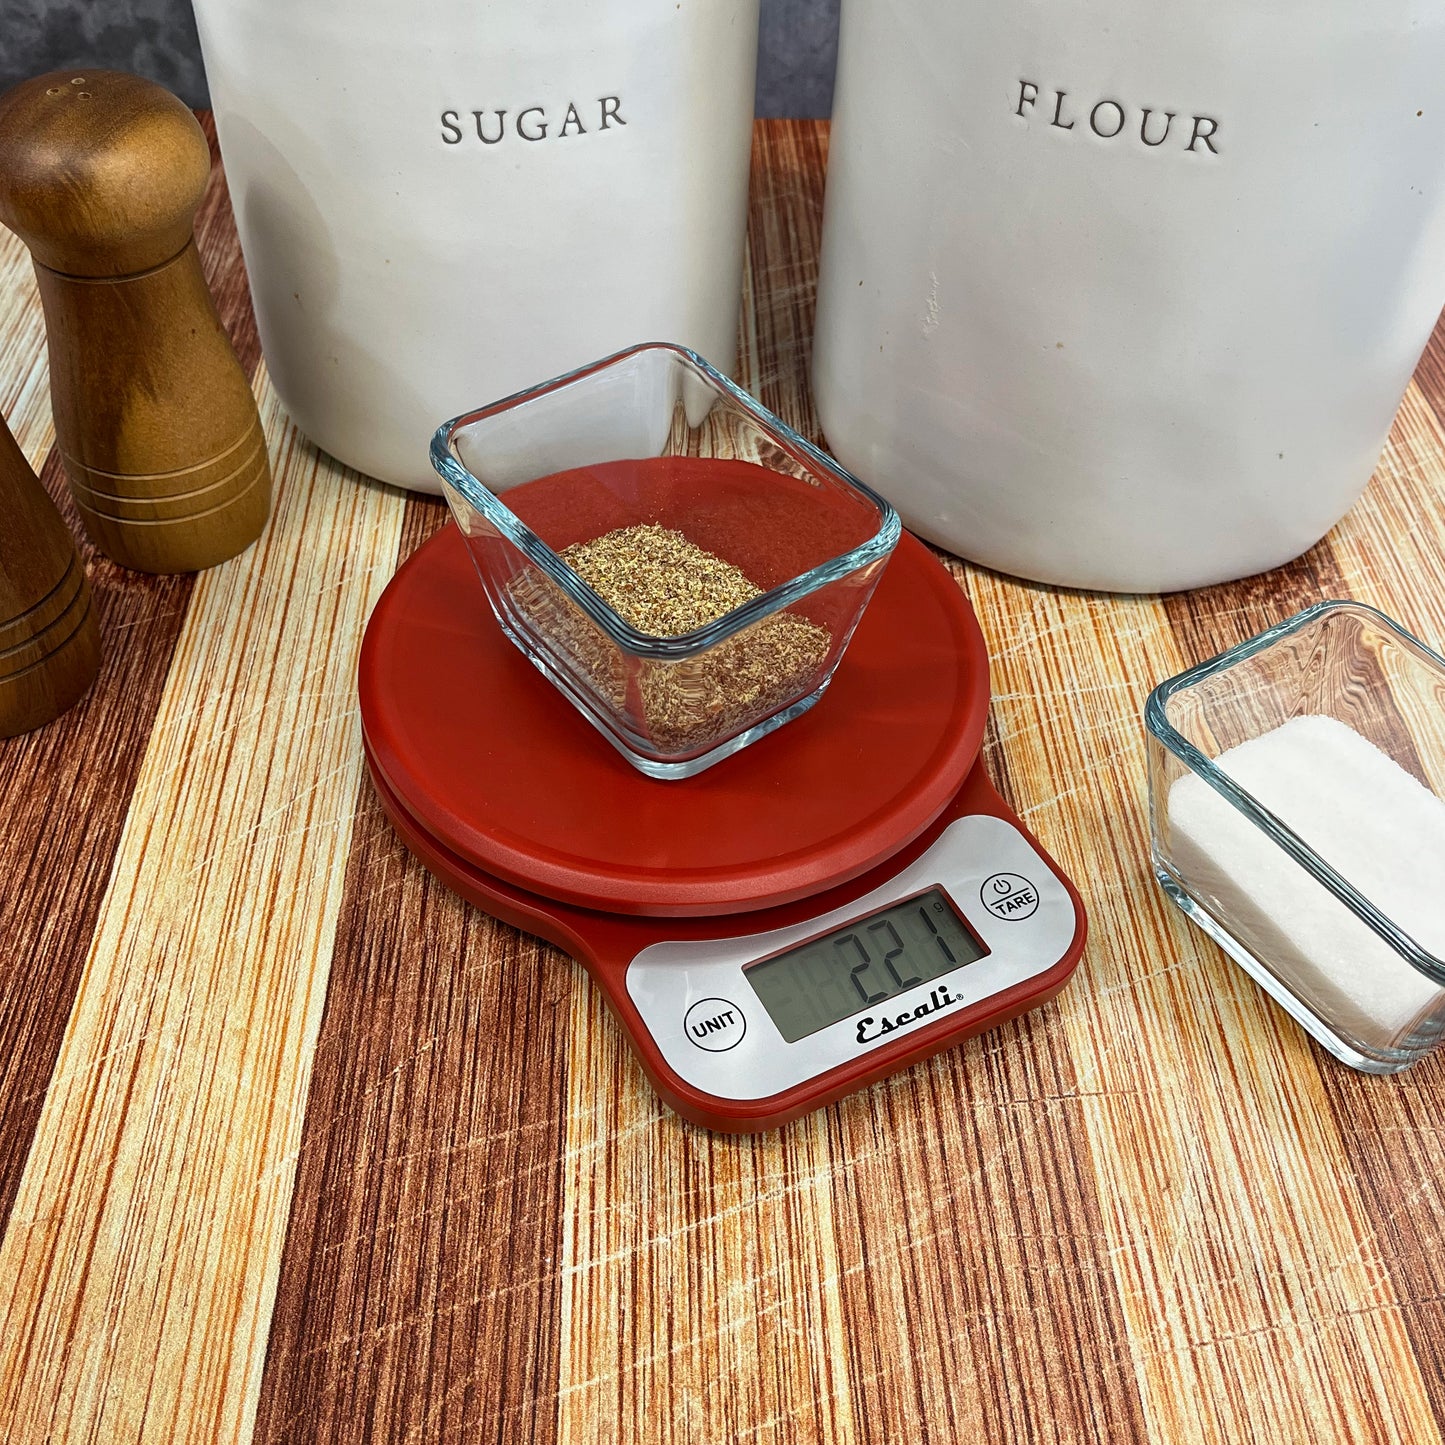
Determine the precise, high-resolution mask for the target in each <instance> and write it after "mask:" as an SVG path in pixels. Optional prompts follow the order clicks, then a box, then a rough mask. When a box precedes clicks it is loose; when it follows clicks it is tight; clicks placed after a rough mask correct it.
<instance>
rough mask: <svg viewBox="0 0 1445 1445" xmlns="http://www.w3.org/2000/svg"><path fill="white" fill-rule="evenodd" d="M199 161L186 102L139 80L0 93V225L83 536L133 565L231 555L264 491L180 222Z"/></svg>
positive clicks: (254, 447) (186, 568)
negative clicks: (32, 299)
mask: <svg viewBox="0 0 1445 1445" xmlns="http://www.w3.org/2000/svg"><path fill="white" fill-rule="evenodd" d="M209 175H210V151H209V149H208V147H207V145H206V139H205V136H204V134H203V133H202V131H201V128H200V126H199V125H198V124H197V122H196V118H195V116H193V115H192V114H191V112H190V111H189V110H188V109H187V108H186V107H185V106H184V105H183V104H182V103H181V102H180V101H179V100H178V99H177V98H176V97H175V96H173V95H172V94H171V93H170V92H169V91H167V90H164V89H162V87H160V86H158V85H154V84H152V83H151V82H150V81H146V80H141V79H139V78H138V77H136V76H133V75H123V74H120V73H119V72H116V71H108V70H77V71H56V72H54V73H52V74H50V75H42V76H39V77H37V78H36V79H34V80H28V81H25V82H23V83H22V84H20V85H17V86H16V87H15V88H14V89H12V90H10V91H9V92H8V93H6V94H5V95H4V96H0V221H3V222H4V223H5V224H6V225H7V226H9V227H10V228H11V229H12V230H13V231H15V232H16V233H17V234H18V235H19V236H20V238H21V239H22V240H23V241H24V242H25V244H26V245H27V246H28V247H29V248H30V253H31V258H32V259H33V261H34V262H35V274H36V276H37V277H38V278H39V282H40V297H41V301H42V302H43V303H44V307H45V321H46V329H47V332H48V339H49V343H50V391H51V400H52V404H53V406H54V410H55V433H56V439H57V441H58V443H59V446H60V449H61V453H62V455H63V456H64V459H65V468H66V471H67V473H68V474H69V478H70V487H71V491H72V493H73V494H74V496H75V501H76V505H77V506H78V507H79V509H80V515H81V518H82V520H83V521H84V523H85V527H86V530H87V531H88V532H89V533H90V536H91V539H92V540H93V541H94V542H95V545H96V546H97V547H99V548H100V550H101V551H102V552H104V553H106V555H107V556H110V557H112V558H114V559H115V560H116V561H117V562H119V563H121V564H122V565H123V566H126V567H133V568H136V569H137V570H139V571H142V572H190V571H194V570H195V569H197V568H200V567H210V566H212V565H214V564H215V563H217V562H221V561H224V560H225V559H226V558H227V557H232V556H234V555H235V554H236V553H237V552H240V551H242V550H243V549H244V548H246V547H248V546H249V545H250V544H251V543H252V542H253V541H255V540H256V537H257V536H258V535H259V533H260V531H261V528H262V527H263V526H264V525H265V522H266V516H267V513H268V511H269V510H270V505H271V472H270V463H269V461H268V459H267V456H266V444H265V439H264V437H263V436H262V432H261V422H260V418H259V416H258V415H257V412H256V403H255V399H254V398H253V397H252V395H251V388H250V386H249V385H248V383H247V380H246V376H245V373H244V372H243V371H242V370H241V367H240V364H239V363H238V362H237V360H236V356H235V353H234V352H233V351H232V350H231V344H230V341H229V340H228V338H227V336H226V333H225V331H224V330H223V329H222V327H221V322H220V318H219V317H218V316H217V315H216V308H215V305H214V304H213V302H212V300H211V295H210V292H209V291H208V290H207V289H206V282H205V278H204V276H203V275H202V274H201V263H200V257H199V256H198V254H197V252H196V243H195V238H194V236H193V234H192V226H193V224H194V217H195V212H196V207H197V206H198V205H199V204H200V200H201V195H202V192H203V191H204V189H205V186H206V181H207V178H208V176H209Z"/></svg>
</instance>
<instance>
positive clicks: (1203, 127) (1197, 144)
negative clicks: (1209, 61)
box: [1014, 80, 1219, 156]
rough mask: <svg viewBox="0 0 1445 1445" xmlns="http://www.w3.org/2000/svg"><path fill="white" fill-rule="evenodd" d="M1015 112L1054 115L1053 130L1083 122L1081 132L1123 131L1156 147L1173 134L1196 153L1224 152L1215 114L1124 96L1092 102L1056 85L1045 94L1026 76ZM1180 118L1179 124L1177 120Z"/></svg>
mask: <svg viewBox="0 0 1445 1445" xmlns="http://www.w3.org/2000/svg"><path fill="white" fill-rule="evenodd" d="M1014 114H1015V115H1016V116H1018V117H1019V118H1020V119H1021V120H1024V121H1029V120H1035V119H1038V120H1042V119H1044V117H1046V116H1047V117H1048V126H1047V129H1049V130H1073V129H1074V128H1075V127H1076V126H1083V127H1084V129H1082V130H1080V131H1079V134H1080V135H1083V134H1085V132H1086V131H1087V132H1088V133H1089V134H1092V135H1096V136H1098V137H1099V139H1100V140H1114V139H1115V138H1116V137H1119V136H1123V137H1124V139H1125V140H1126V141H1133V140H1134V139H1135V137H1136V136H1137V138H1138V143H1139V144H1140V145H1144V146H1147V147H1149V149H1151V150H1155V149H1157V148H1158V147H1159V146H1162V145H1163V144H1164V143H1165V142H1166V141H1167V140H1169V138H1170V136H1171V135H1172V136H1173V138H1174V143H1175V145H1176V146H1177V147H1180V148H1182V149H1184V150H1186V151H1190V152H1192V153H1193V154H1194V155H1204V154H1205V153H1206V152H1207V153H1208V154H1210V155H1216V156H1217V155H1218V154H1219V147H1218V146H1216V145H1215V144H1214V137H1215V136H1216V135H1218V133H1219V122H1218V121H1217V120H1215V118H1214V117H1213V116H1212V115H1191V116H1189V117H1187V118H1185V117H1183V116H1182V115H1180V114H1178V113H1176V112H1175V111H1172V110H1157V109H1155V108H1154V107H1153V106H1148V105H1146V106H1144V107H1142V108H1141V109H1139V110H1132V109H1130V107H1129V106H1127V105H1125V104H1124V102H1123V101H1122V100H1111V99H1108V98H1107V97H1106V98H1105V99H1103V100H1096V101H1095V102H1094V104H1093V105H1092V106H1091V105H1090V104H1089V103H1088V102H1087V101H1084V102H1082V103H1081V102H1080V101H1079V100H1078V99H1077V98H1076V97H1071V96H1070V95H1069V92H1068V91H1067V90H1051V91H1049V92H1048V93H1047V95H1045V94H1043V93H1042V92H1041V90H1040V87H1039V86H1037V85H1035V84H1034V82H1033V81H1031V80H1020V81H1019V89H1018V95H1017V97H1016V98H1015V101H1014ZM1176 120H1178V121H1179V126H1178V128H1177V129H1176V128H1175V125H1174V122H1175V121H1176Z"/></svg>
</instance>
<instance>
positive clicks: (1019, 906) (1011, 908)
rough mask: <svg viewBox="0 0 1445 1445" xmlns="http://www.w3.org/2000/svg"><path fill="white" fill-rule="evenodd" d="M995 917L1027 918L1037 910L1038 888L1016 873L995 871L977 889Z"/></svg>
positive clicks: (984, 904) (985, 905)
mask: <svg viewBox="0 0 1445 1445" xmlns="http://www.w3.org/2000/svg"><path fill="white" fill-rule="evenodd" d="M979 893H980V895H981V897H982V898H983V906H984V907H985V908H987V909H988V911H989V912H990V913H992V914H993V916H994V917H995V918H1006V919H1009V920H1010V921H1012V920H1014V919H1018V918H1029V917H1032V915H1033V914H1034V913H1036V912H1037V911H1038V906H1039V890H1038V889H1037V888H1035V887H1034V885H1033V884H1032V883H1030V882H1029V880H1028V879H1027V878H1023V877H1021V876H1020V875H1019V874H1017V873H995V874H994V875H993V877H992V878H990V879H988V880H987V881H986V882H985V883H984V885H983V887H982V888H981V889H980V890H979Z"/></svg>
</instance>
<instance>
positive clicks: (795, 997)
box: [743, 888, 988, 1044]
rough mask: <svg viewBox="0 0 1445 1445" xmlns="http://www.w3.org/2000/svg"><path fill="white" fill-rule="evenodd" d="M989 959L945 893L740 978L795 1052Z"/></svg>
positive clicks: (860, 923)
mask: <svg viewBox="0 0 1445 1445" xmlns="http://www.w3.org/2000/svg"><path fill="white" fill-rule="evenodd" d="M987 955H988V949H986V948H985V947H984V946H983V944H982V943H980V942H979V941H978V939H977V938H975V937H974V936H973V933H972V931H971V930H970V929H969V927H968V925H967V924H966V923H965V922H964V921H963V919H962V918H960V917H959V915H958V911H957V910H956V909H955V908H954V906H953V904H952V902H951V901H950V900H949V898H948V895H947V894H946V893H944V891H943V889H941V888H930V889H929V890H928V892H927V893H920V894H918V895H917V896H916V897H913V898H909V899H905V900H904V901H903V902H902V903H893V904H890V905H889V906H888V907H887V908H881V909H879V910H878V912H876V913H869V914H866V915H865V916H864V917H862V918H858V919H855V920H854V921H853V922H851V923H849V924H847V925H846V926H844V927H843V928H835V929H834V930H833V931H832V932H831V933H825V934H822V935H821V936H820V937H818V938H810V939H809V940H808V941H807V942H806V943H800V944H798V946H797V947H796V948H790V949H788V950H787V952H786V953H777V954H774V955H773V956H772V957H771V958H764V959H761V960H760V961H759V962H757V963H751V964H749V965H748V966H747V967H746V968H745V969H744V970H743V972H744V974H745V975H746V977H747V980H748V982H749V983H750V984H751V985H752V986H753V992H754V993H755V994H757V996H758V1001H759V1002H760V1003H761V1004H762V1006H763V1007H764V1008H765V1009H766V1010H767V1011H768V1017H769V1018H770V1019H772V1021H773V1022H774V1023H775V1024H776V1025H777V1026H778V1032H779V1033H780V1034H782V1036H783V1037H784V1038H785V1039H786V1040H787V1041H788V1042H789V1043H790V1044H794V1043H797V1041H798V1040H799V1039H804V1038H807V1036H808V1035H809V1034H815V1033H817V1032H818V1030H819V1029H825V1028H827V1027H828V1025H829V1024H835V1023H838V1022H839V1021H840V1020H841V1019H846V1018H851V1017H852V1016H853V1015H854V1014H860V1013H862V1012H863V1010H864V1009H867V1008H872V1007H874V1006H875V1005H877V1004H882V1003H886V1002H887V1001H888V1000H889V999H890V998H893V997H894V995H896V994H900V993H906V992H907V991H908V990H909V989H911V988H914V987H916V986H917V985H918V984H920V983H928V982H930V981H931V980H933V979H935V978H940V977H942V975H944V974H946V973H952V972H953V971H954V969H957V968H963V967H964V966H965V965H966V964H970V963H977V962H978V960H979V959H981V958H984V957H986V956H987Z"/></svg>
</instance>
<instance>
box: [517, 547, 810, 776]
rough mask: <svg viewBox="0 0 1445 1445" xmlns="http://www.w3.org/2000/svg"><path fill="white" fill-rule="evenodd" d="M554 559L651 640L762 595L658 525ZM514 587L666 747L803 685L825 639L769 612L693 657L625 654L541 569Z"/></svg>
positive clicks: (756, 714)
mask: <svg viewBox="0 0 1445 1445" xmlns="http://www.w3.org/2000/svg"><path fill="white" fill-rule="evenodd" d="M560 556H561V558H562V560H563V561H564V562H565V563H566V564H567V565H568V566H569V567H570V568H571V569H572V570H573V571H574V572H575V573H576V574H577V575H578V576H579V577H580V578H581V579H582V580H583V581H584V582H585V583H586V584H587V585H588V586H589V587H590V588H592V590H593V591H594V592H596V593H597V595H598V596H599V597H601V598H602V600H603V601H604V602H605V603H607V605H608V606H609V607H610V608H612V610H613V611H614V612H616V613H617V615H618V616H619V617H621V618H622V619H623V620H624V621H626V622H628V623H629V624H631V626H633V627H635V628H636V629H637V630H638V631H639V632H646V633H649V634H651V635H652V636H654V637H680V636H681V635H682V634H683V633H687V632H692V631H694V630H696V629H697V628H699V627H702V626H704V625H705V624H707V623H709V622H712V621H714V620H715V619H716V618H719V617H722V616H724V615H725V614H726V613H728V612H731V611H733V609H734V608H737V607H741V606H742V604H743V603H744V602H748V601H750V600H751V599H752V598H754V597H760V596H761V595H762V590H761V589H760V588H758V587H756V586H754V585H753V583H752V582H750V581H749V580H748V578H747V577H746V576H744V575H743V573H742V572H740V571H739V570H738V569H737V568H736V567H734V566H733V565H732V564H731V563H730V562H725V561H723V559H722V558H721V557H718V556H715V555H714V554H713V553H711V552H707V551H704V550H703V549H702V548H701V547H699V546H696V545H695V544H694V543H692V542H690V541H688V539H687V538H686V537H685V536H683V535H682V533H681V532H674V531H671V530H670V529H669V528H666V527H661V526H658V525H656V524H641V525H638V526H633V527H622V528H619V529H618V530H616V531H613V532H608V533H606V534H605V535H603V536H601V537H598V538H596V539H595V540H593V541H591V542H578V543H577V544H576V545H574V546H571V547H568V548H567V549H566V550H565V551H563V552H562V553H561V554H560ZM513 588H514V591H515V593H516V594H517V598H518V601H519V602H520V603H521V604H522V607H523V608H524V610H525V611H526V612H527V613H528V614H529V615H530V617H531V619H532V620H533V622H534V623H535V624H537V625H540V627H541V628H542V629H543V631H544V632H545V633H546V634H547V636H548V637H549V638H550V639H551V640H552V641H553V642H554V643H555V644H557V645H559V646H561V647H562V648H563V649H564V650H565V651H566V652H567V653H568V654H569V655H571V656H572V657H573V658H574V659H575V660H576V662H577V663H578V665H579V666H580V667H581V668H582V670H583V671H584V672H585V673H586V674H587V676H588V677H589V678H591V680H592V681H593V683H594V684H595V685H596V686H597V687H598V688H599V690H600V691H601V692H602V693H603V695H604V696H606V697H607V698H608V699H609V700H610V701H611V703H612V704H613V706H614V707H616V708H618V709H620V710H622V711H623V712H625V713H627V714H629V715H630V717H631V720H632V723H633V726H634V727H636V725H637V720H638V718H639V717H640V719H641V721H642V724H643V727H644V728H645V730H646V733H647V735H648V736H649V737H650V738H651V740H652V741H653V742H654V743H655V744H656V745H657V746H659V747H660V748H662V749H664V750H666V751H668V752H686V751H689V750H691V749H694V748H701V747H706V746H707V745H708V744H709V743H711V742H714V741H718V740H720V739H722V738H724V737H727V736H728V735H729V734H731V733H732V732H734V731H736V730H737V729H738V728H739V727H740V726H750V725H751V724H752V723H753V722H756V721H758V720H759V719H761V718H763V717H766V716H767V715H768V714H769V713H771V712H774V711H776V710H777V709H778V708H779V707H782V706H784V705H785V704H786V703H787V702H789V701H790V700H792V699H793V698H794V697H796V696H798V695H799V694H800V693H802V692H806V691H808V690H809V689H808V686H807V684H808V683H809V681H810V679H811V678H812V677H813V676H814V675H815V674H816V673H817V671H818V669H819V668H821V667H822V665H823V663H824V661H825V660H826V659H827V656H828V647H829V643H830V641H831V639H830V637H829V634H828V631H827V629H826V628H823V627H820V626H818V624H817V623H815V622H810V621H808V619H807V618H805V617H798V616H795V615H793V614H791V613H788V612H776V613H773V614H772V615H771V616H769V617H765V618H763V619H762V620H761V621H760V622H756V623H754V624H753V625H752V626H751V627H749V628H747V629H746V630H745V631H743V632H740V633H738V634H737V635H736V636H735V637H731V638H729V639H728V640H727V641H726V642H721V643H718V644H717V645H716V646H715V647H713V648H711V649H709V650H708V651H707V652H705V653H703V654H702V655H701V656H698V657H694V658H686V659H683V660H680V661H677V662H662V661H657V660H654V659H635V658H628V657H624V656H622V655H621V654H619V653H618V651H617V649H616V647H615V646H614V644H613V643H612V642H611V641H609V640H608V639H607V638H606V637H605V636H604V635H603V634H602V632H601V631H599V629H598V628H597V627H596V625H595V624H594V623H592V622H591V621H590V619H588V618H587V617H586V615H585V614H584V613H582V612H581V611H580V610H579V609H578V608H576V607H575V606H574V605H573V604H572V603H571V602H570V601H568V600H567V599H566V598H565V597H564V596H563V594H562V593H561V591H560V590H559V589H557V588H556V587H555V586H553V585H552V584H550V583H545V584H544V583H543V579H542V577H541V574H539V573H535V572H533V573H530V574H527V575H526V576H525V577H519V578H518V579H516V581H515V582H514V583H513Z"/></svg>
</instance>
